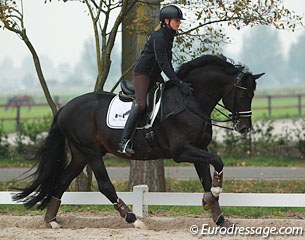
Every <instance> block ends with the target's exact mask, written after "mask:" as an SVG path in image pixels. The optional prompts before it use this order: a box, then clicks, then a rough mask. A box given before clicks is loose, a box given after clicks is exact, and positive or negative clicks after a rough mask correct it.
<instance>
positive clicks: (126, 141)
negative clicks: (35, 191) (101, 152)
mask: <svg viewBox="0 0 305 240" xmlns="http://www.w3.org/2000/svg"><path fill="white" fill-rule="evenodd" d="M133 81H134V86H135V94H136V103H135V104H133V106H132V108H131V110H130V114H129V117H128V119H127V122H126V125H125V128H124V130H123V134H122V138H121V141H120V143H119V144H118V152H120V153H124V154H126V155H131V154H134V150H133V149H132V143H131V141H132V138H133V135H134V133H135V131H136V128H137V126H138V124H139V121H140V118H141V115H142V113H143V112H144V111H145V108H146V95H147V91H148V88H149V84H150V79H149V76H147V75H145V74H139V73H134V74H133Z"/></svg>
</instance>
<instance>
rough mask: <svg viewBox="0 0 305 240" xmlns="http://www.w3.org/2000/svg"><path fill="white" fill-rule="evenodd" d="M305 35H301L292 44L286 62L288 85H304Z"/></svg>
mask: <svg viewBox="0 0 305 240" xmlns="http://www.w3.org/2000/svg"><path fill="white" fill-rule="evenodd" d="M304 52H305V34H304V33H303V34H302V35H301V36H300V38H299V40H298V42H296V43H294V44H293V45H292V46H291V48H290V51H289V55H288V56H289V59H288V61H287V66H288V69H289V70H288V71H287V72H288V76H287V79H286V81H287V82H288V83H295V84H302V85H304V83H305V69H304V62H305V55H304Z"/></svg>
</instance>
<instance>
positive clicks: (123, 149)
mask: <svg viewBox="0 0 305 240" xmlns="http://www.w3.org/2000/svg"><path fill="white" fill-rule="evenodd" d="M129 145H132V144H131V140H130V139H129V140H127V141H124V140H123V141H121V142H120V143H119V144H118V150H117V152H119V153H123V154H125V155H126V156H131V155H132V154H134V153H135V151H134V150H133V149H132V146H130V147H129Z"/></svg>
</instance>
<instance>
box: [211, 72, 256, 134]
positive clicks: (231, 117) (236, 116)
mask: <svg viewBox="0 0 305 240" xmlns="http://www.w3.org/2000/svg"><path fill="white" fill-rule="evenodd" d="M245 74H246V72H244V71H241V72H239V73H238V75H237V77H236V78H235V81H234V83H233V85H232V88H231V89H230V90H229V91H228V92H227V93H226V95H225V96H224V97H223V98H225V97H226V96H227V95H229V94H230V93H231V92H232V91H233V94H232V101H233V102H232V106H233V108H235V106H236V104H235V95H236V94H235V93H236V90H237V89H242V90H244V91H250V89H248V88H246V87H243V86H241V85H240V82H241V80H242V79H243V77H244V76H245ZM217 105H218V106H221V107H222V108H224V109H226V110H228V111H229V114H228V115H227V114H225V113H223V112H222V111H221V110H219V109H217V108H215V110H216V111H218V112H220V113H221V114H222V115H224V116H225V117H226V118H227V119H226V120H222V122H229V121H231V122H233V123H234V122H236V123H235V125H236V124H238V122H239V121H240V119H241V118H249V117H251V116H252V111H251V109H250V110H248V111H235V110H234V109H233V111H232V112H231V111H230V110H229V109H228V108H227V107H225V106H224V105H222V104H220V103H217ZM211 120H212V121H216V122H219V120H216V119H211ZM221 127H223V126H221ZM225 128H227V127H225ZM229 129H230V130H234V128H233V129H232V128H229Z"/></svg>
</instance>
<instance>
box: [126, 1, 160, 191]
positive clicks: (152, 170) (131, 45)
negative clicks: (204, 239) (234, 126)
mask: <svg viewBox="0 0 305 240" xmlns="http://www.w3.org/2000/svg"><path fill="white" fill-rule="evenodd" d="M159 10H160V0H151V1H149V2H147V3H144V2H139V3H137V4H135V5H134V7H133V8H132V10H131V11H130V12H129V14H128V16H126V17H125V19H124V21H123V26H122V45H123V47H122V72H126V73H127V74H126V76H127V78H129V79H131V71H130V70H131V69H132V68H133V65H134V62H135V61H136V59H137V58H138V56H139V55H140V53H141V51H142V49H143V47H144V43H145V42H146V39H147V38H148V36H149V35H150V34H151V33H152V31H153V30H154V28H155V27H156V26H157V24H158V23H159V21H158V18H159ZM139 184H146V185H148V188H149V191H152V192H156V191H158V192H161V191H165V175H164V164H163V160H153V161H131V162H130V174H129V188H130V189H132V187H133V186H135V185H139Z"/></svg>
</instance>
